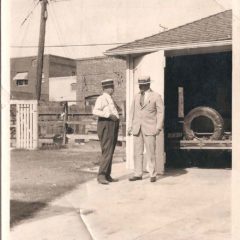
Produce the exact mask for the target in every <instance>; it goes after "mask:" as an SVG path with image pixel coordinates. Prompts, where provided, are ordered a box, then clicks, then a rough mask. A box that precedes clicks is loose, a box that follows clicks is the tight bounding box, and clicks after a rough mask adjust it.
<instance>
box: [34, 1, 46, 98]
mask: <svg viewBox="0 0 240 240" xmlns="http://www.w3.org/2000/svg"><path fill="white" fill-rule="evenodd" d="M39 1H41V5H42V10H41V23H40V33H39V43H38V58H37V83H36V98H37V100H40V97H41V85H42V71H43V58H44V44H45V33H46V21H47V3H48V0H39Z"/></svg>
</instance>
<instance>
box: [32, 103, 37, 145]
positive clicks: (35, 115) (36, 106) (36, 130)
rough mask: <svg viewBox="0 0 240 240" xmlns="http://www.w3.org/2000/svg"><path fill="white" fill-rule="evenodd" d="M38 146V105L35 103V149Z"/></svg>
mask: <svg viewBox="0 0 240 240" xmlns="http://www.w3.org/2000/svg"><path fill="white" fill-rule="evenodd" d="M37 148H38V105H37V101H36V102H35V103H34V104H33V149H37Z"/></svg>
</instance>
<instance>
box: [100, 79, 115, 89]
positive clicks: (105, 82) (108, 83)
mask: <svg viewBox="0 0 240 240" xmlns="http://www.w3.org/2000/svg"><path fill="white" fill-rule="evenodd" d="M101 83H102V87H106V86H114V81H113V79H105V80H102V81H101Z"/></svg>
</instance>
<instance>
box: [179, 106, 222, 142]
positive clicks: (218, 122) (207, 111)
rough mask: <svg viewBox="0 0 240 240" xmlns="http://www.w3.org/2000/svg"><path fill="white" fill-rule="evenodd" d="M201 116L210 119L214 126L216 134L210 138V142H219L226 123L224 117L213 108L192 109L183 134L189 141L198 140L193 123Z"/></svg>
mask: <svg viewBox="0 0 240 240" xmlns="http://www.w3.org/2000/svg"><path fill="white" fill-rule="evenodd" d="M200 116H204V117H207V118H209V119H210V120H211V121H212V123H213V126H214V132H213V134H212V135H211V136H210V137H209V139H210V140H219V139H221V138H222V136H223V131H224V121H223V118H222V116H221V115H220V114H219V113H218V112H217V111H216V110H215V109H213V108H210V107H196V108H194V109H192V110H191V111H190V112H189V113H188V114H187V115H186V117H185V118H184V124H183V132H184V136H185V138H186V139H187V140H193V139H194V138H197V137H196V135H195V134H194V132H193V131H192V129H191V123H192V121H193V120H194V119H195V118H197V117H200Z"/></svg>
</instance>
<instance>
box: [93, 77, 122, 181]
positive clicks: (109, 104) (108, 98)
mask: <svg viewBox="0 0 240 240" xmlns="http://www.w3.org/2000/svg"><path fill="white" fill-rule="evenodd" d="M101 84H102V88H103V94H102V95H101V96H99V97H98V98H97V100H96V103H95V106H94V109H93V114H94V115H96V116H98V124H97V133H98V137H99V140H100V145H101V150H102V156H101V160H100V167H99V171H98V177H97V180H98V182H99V183H101V184H108V183H109V182H117V181H118V179H114V178H112V177H111V169H112V158H113V153H114V149H115V146H116V143H117V138H118V129H119V114H118V110H117V106H116V104H115V102H114V100H113V99H112V94H113V92H114V82H113V79H106V80H103V81H102V82H101Z"/></svg>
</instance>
